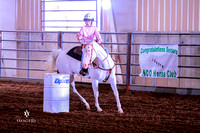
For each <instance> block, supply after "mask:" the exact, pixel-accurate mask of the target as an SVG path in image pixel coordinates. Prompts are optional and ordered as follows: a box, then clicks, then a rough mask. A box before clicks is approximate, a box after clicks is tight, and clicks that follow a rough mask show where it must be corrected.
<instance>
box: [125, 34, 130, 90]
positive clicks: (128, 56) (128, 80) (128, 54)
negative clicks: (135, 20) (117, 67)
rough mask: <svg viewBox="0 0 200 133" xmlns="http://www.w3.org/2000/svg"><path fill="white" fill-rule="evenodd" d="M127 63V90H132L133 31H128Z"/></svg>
mask: <svg viewBox="0 0 200 133" xmlns="http://www.w3.org/2000/svg"><path fill="white" fill-rule="evenodd" d="M127 42H128V44H127V64H126V88H125V89H126V90H130V82H131V80H130V79H131V78H130V77H131V33H128V37H127Z"/></svg>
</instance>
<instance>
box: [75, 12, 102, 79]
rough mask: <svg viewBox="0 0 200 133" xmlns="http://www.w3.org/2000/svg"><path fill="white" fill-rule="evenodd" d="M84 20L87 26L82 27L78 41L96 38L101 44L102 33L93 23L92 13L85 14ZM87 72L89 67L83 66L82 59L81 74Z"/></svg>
mask: <svg viewBox="0 0 200 133" xmlns="http://www.w3.org/2000/svg"><path fill="white" fill-rule="evenodd" d="M83 20H84V21H85V26H84V27H82V28H81V29H80V32H79V33H77V36H76V37H77V39H78V41H79V42H80V41H84V42H90V41H92V40H95V39H96V42H97V43H98V44H101V42H102V39H101V35H100V33H99V31H98V29H97V27H95V26H93V25H92V22H93V21H94V18H93V17H92V15H91V14H90V13H87V14H86V15H85V16H84V19H83ZM87 73H88V69H84V68H83V67H82V61H81V70H80V72H79V74H81V75H83V76H85V75H86V74H87Z"/></svg>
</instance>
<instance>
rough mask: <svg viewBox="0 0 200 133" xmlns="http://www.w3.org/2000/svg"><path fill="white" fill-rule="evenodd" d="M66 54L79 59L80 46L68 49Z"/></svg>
mask: <svg viewBox="0 0 200 133" xmlns="http://www.w3.org/2000/svg"><path fill="white" fill-rule="evenodd" d="M66 54H67V55H69V56H71V57H72V58H74V59H76V60H79V61H81V57H82V48H81V46H76V47H73V48H72V49H70V50H69V51H68V52H67V53H66Z"/></svg>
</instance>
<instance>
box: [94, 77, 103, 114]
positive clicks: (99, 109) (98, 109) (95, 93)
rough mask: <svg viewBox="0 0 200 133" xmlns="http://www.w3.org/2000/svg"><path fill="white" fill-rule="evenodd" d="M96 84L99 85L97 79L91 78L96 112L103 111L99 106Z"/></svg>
mask: <svg viewBox="0 0 200 133" xmlns="http://www.w3.org/2000/svg"><path fill="white" fill-rule="evenodd" d="M98 86H99V81H98V80H94V79H93V80H92V89H93V92H94V98H95V106H96V108H97V111H98V112H101V111H103V110H102V109H101V108H100V106H99V100H98V98H99V90H98Z"/></svg>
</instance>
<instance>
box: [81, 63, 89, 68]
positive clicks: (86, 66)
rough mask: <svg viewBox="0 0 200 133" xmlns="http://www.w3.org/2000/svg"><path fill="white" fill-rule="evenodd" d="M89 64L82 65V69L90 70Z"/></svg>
mask: <svg viewBox="0 0 200 133" xmlns="http://www.w3.org/2000/svg"><path fill="white" fill-rule="evenodd" d="M89 66H90V65H89V64H87V63H82V67H83V68H84V69H88V68H89Z"/></svg>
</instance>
